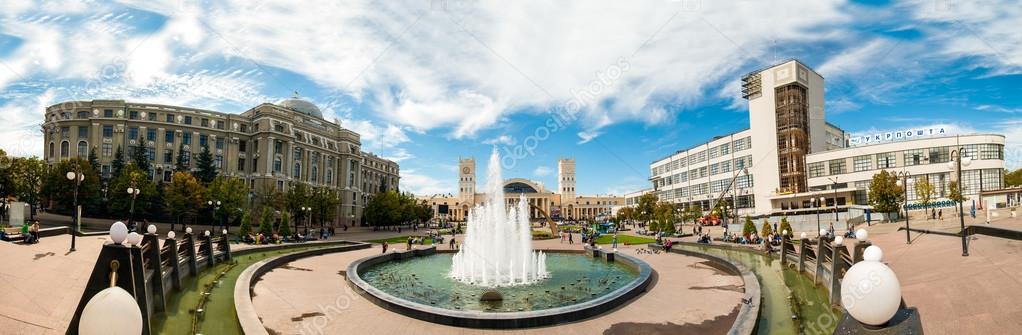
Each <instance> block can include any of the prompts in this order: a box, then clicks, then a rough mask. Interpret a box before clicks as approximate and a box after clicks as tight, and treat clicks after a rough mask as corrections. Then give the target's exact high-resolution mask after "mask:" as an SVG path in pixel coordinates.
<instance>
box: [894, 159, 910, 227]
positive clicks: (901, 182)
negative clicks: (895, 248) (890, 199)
mask: <svg viewBox="0 0 1022 335" xmlns="http://www.w3.org/2000/svg"><path fill="white" fill-rule="evenodd" d="M897 176H898V177H899V178H901V180H899V181H898V186H901V188H902V190H903V191H904V192H905V243H907V244H912V235H911V232H910V231H909V226H908V180H909V179H908V177H910V176H912V174H910V173H909V172H908V171H901V172H898V174H897Z"/></svg>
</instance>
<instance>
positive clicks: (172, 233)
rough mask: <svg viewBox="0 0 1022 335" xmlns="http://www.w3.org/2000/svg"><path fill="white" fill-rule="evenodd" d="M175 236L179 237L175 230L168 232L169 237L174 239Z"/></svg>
mask: <svg viewBox="0 0 1022 335" xmlns="http://www.w3.org/2000/svg"><path fill="white" fill-rule="evenodd" d="M174 237H177V234H175V233H174V231H173V230H171V231H168V232H167V238H169V239H172V240H173V239H174Z"/></svg>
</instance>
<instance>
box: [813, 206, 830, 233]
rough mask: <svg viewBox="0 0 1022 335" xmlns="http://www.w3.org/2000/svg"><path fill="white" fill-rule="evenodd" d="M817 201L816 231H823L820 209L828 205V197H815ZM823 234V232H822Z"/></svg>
mask: <svg viewBox="0 0 1022 335" xmlns="http://www.w3.org/2000/svg"><path fill="white" fill-rule="evenodd" d="M813 200H817V201H816V231H822V230H823V229H821V228H820V209H822V208H823V207H827V198H824V197H820V199H813ZM821 235H822V234H821Z"/></svg>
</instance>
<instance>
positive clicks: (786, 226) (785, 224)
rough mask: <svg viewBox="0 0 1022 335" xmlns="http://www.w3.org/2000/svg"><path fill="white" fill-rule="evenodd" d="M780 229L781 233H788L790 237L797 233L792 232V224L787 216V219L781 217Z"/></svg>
mask: <svg viewBox="0 0 1022 335" xmlns="http://www.w3.org/2000/svg"><path fill="white" fill-rule="evenodd" d="M780 228H781V232H782V233H783V232H784V231H788V236H792V235H794V234H795V231H794V230H791V224H790V223H788V217H787V216H785V217H781V224H780Z"/></svg>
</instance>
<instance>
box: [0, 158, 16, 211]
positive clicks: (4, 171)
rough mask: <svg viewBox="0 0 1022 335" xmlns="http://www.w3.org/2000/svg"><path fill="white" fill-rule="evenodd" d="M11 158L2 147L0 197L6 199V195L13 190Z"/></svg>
mask: <svg viewBox="0 0 1022 335" xmlns="http://www.w3.org/2000/svg"><path fill="white" fill-rule="evenodd" d="M12 165H13V164H12V158H11V157H9V156H7V152H6V151H4V149H0V199H4V200H6V199H7V195H8V194H10V193H11V192H13V191H14V178H12V177H13V174H14V173H13V168H12Z"/></svg>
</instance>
